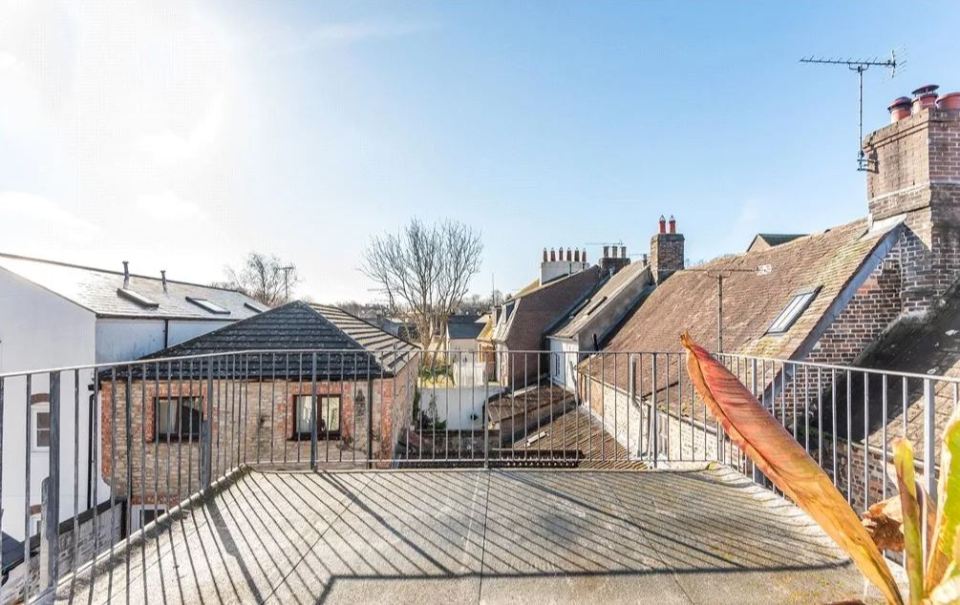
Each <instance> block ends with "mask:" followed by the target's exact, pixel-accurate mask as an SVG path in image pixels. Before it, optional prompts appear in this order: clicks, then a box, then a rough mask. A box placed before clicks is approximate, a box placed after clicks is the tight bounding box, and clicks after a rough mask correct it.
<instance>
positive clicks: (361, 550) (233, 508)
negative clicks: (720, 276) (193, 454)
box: [59, 468, 877, 604]
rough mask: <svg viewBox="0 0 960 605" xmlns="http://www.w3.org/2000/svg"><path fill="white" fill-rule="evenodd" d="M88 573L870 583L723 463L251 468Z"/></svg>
mask: <svg viewBox="0 0 960 605" xmlns="http://www.w3.org/2000/svg"><path fill="white" fill-rule="evenodd" d="M126 555H129V558H127V556H126ZM128 565H129V570H128V568H127V566H128ZM89 577H90V574H89V569H86V570H83V569H82V570H81V571H80V573H79V574H78V576H77V577H75V578H72V579H71V578H70V577H68V578H66V579H65V580H64V581H63V583H62V584H61V586H60V594H59V596H60V598H61V599H69V598H71V596H72V599H73V600H75V601H82V602H84V603H87V602H93V603H104V602H107V601H118V602H122V601H123V600H124V599H125V596H126V595H125V590H126V589H127V583H128V581H129V590H130V594H129V600H130V602H151V603H159V602H167V603H175V602H186V603H201V602H202V603H239V602H244V603H246V602H272V603H308V602H309V603H315V602H316V603H320V602H324V603H326V602H331V603H439V602H444V603H452V602H456V603H565V602H571V603H573V602H576V603H604V604H609V603H638V602H640V603H765V604H766V603H820V602H832V601H841V600H844V599H850V598H860V597H862V596H863V581H862V579H861V577H860V575H859V574H858V573H857V571H856V570H855V568H853V566H852V564H850V563H849V562H848V559H847V558H846V557H845V556H844V555H842V554H841V553H840V551H839V550H837V549H836V548H835V547H834V546H833V545H832V543H831V542H829V540H828V539H827V538H826V537H825V536H824V535H823V534H822V532H820V531H819V529H817V527H816V526H815V525H814V524H813V523H812V521H810V519H809V518H808V517H807V516H806V515H804V514H803V513H801V512H800V511H799V510H798V509H797V508H795V507H794V506H792V505H790V504H789V503H787V502H786V501H784V500H782V499H780V498H778V497H776V496H775V495H773V494H772V493H770V492H768V491H766V490H764V489H762V488H760V487H758V486H757V485H756V484H754V483H752V482H751V481H749V480H748V479H746V478H744V477H743V476H742V475H739V474H737V473H735V472H734V471H732V470H730V469H727V468H715V469H712V470H690V471H608V472H604V471H576V470H573V471H570V470H553V469H551V470H502V469H501V470H455V471H453V470H416V471H353V472H351V471H333V472H318V473H312V472H299V473H298V472H258V471H247V472H244V473H242V474H240V475H238V476H236V477H235V478H234V479H232V480H230V481H228V482H226V483H225V484H224V485H223V486H222V487H221V488H220V489H217V490H215V493H213V494H212V495H211V496H209V497H208V498H207V499H206V500H205V501H203V502H200V503H198V504H196V505H194V506H192V507H190V508H187V509H185V510H183V511H182V512H181V513H175V514H174V515H171V517H170V518H169V521H166V522H161V523H160V524H157V525H154V526H153V529H152V531H148V532H147V533H146V534H135V535H134V537H133V538H132V539H131V544H130V546H129V547H128V549H124V548H118V549H117V550H116V551H115V553H114V558H113V563H112V564H110V563H109V562H106V561H104V562H101V563H100V564H99V565H98V567H97V569H96V574H95V575H94V578H93V583H92V599H90V601H88V599H89V598H90V596H91V592H90V590H91V583H90V581H89ZM71 580H73V581H71ZM876 597H877V593H876V592H875V591H874V592H871V593H870V594H868V602H874V601H876Z"/></svg>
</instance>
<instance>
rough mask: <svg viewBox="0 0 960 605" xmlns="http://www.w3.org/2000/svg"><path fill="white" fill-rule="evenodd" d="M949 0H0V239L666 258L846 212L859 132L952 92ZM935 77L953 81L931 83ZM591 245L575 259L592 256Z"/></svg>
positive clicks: (194, 274) (862, 206)
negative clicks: (405, 240)
mask: <svg viewBox="0 0 960 605" xmlns="http://www.w3.org/2000/svg"><path fill="white" fill-rule="evenodd" d="M958 26H960V6H958V5H957V4H956V3H955V2H943V3H932V2H922V3H910V4H909V5H907V4H904V3H902V2H901V3H881V2H871V3H866V2H861V3H853V2H849V3H846V2H844V3H835V2H831V3H828V2H819V3H774V2H769V3H759V2H755V3H746V2H742V3H720V2H709V3H707V2H702V3H699V2H698V3H693V2H691V3H676V2H670V3H667V2H662V3H655V2H625V1H618V2H589V3H588V2H522V3H519V2H472V3H468V2H436V3H431V2H372V3H368V2H357V1H351V2H329V1H328V2H323V3H315V2H302V3H280V2H270V3H261V2H241V3H238V2H226V1H224V2H216V3H210V2H205V3H196V4H195V3H190V2H180V1H177V0H173V1H171V2H166V3H162V4H157V3H151V2H143V3H142V4H141V3H136V2H133V3H127V4H125V5H118V4H117V3H111V2H106V1H104V2H97V1H87V2H82V3H78V4H76V5H68V6H62V5H60V4H59V3H50V4H49V5H48V4H45V3H43V2H40V3H36V2H22V1H19V0H0V89H2V90H4V91H5V92H4V98H3V100H0V140H3V142H4V144H3V145H2V146H0V250H2V251H9V252H14V253H25V254H37V255H42V256H50V257H54V258H65V259H69V260H73V261H77V262H85V263H91V264H96V265H106V266H116V267H119V266H120V261H121V260H123V259H128V260H130V261H131V264H132V267H133V269H134V270H136V271H138V272H146V273H156V272H159V270H160V269H161V268H166V269H167V270H168V272H169V274H170V275H171V276H175V277H179V278H183V279H192V280H201V281H209V280H211V279H215V278H218V277H220V274H221V272H222V267H223V266H224V265H226V264H229V263H236V262H237V261H239V259H240V258H242V256H243V255H244V254H245V253H246V251H248V250H251V249H256V250H261V251H266V252H274V253H276V254H279V255H281V256H283V257H285V258H287V259H290V260H292V261H294V262H296V263H297V265H298V266H299V268H300V270H301V273H302V275H303V277H304V279H305V281H304V283H303V284H302V287H301V288H300V293H301V294H305V295H309V296H311V297H312V298H314V299H317V300H323V301H338V300H344V299H361V300H367V299H371V298H373V297H375V294H374V293H373V292H372V291H371V288H372V284H370V283H369V282H368V281H367V280H366V279H365V278H364V277H363V276H362V275H360V274H359V273H358V271H357V267H358V265H359V259H360V254H361V251H362V249H363V247H364V245H365V244H366V242H367V241H368V240H369V238H370V236H371V235H373V234H376V233H380V232H383V231H390V230H396V229H397V228H398V227H399V226H400V225H402V224H403V223H404V222H406V221H407V220H409V219H410V218H411V217H412V216H419V217H421V218H423V219H428V220H429V219H432V218H435V217H449V218H455V219H458V220H461V221H463V222H466V223H468V224H471V225H473V226H475V227H476V228H478V229H480V230H481V231H482V233H483V239H484V243H485V246H486V250H485V254H484V263H483V270H482V273H481V274H480V275H478V276H477V278H476V280H475V283H474V289H475V290H476V291H478V292H487V291H488V290H489V288H490V282H491V276H492V275H493V276H495V279H496V285H497V287H498V288H500V289H502V290H504V291H510V290H514V289H516V288H518V287H520V286H522V285H523V284H524V283H526V282H528V281H529V280H530V279H531V278H532V277H533V276H534V275H535V274H536V271H537V263H538V259H539V254H540V250H541V249H542V248H543V247H544V246H550V247H556V246H565V247H566V246H583V245H584V244H586V243H587V242H601V241H616V240H623V241H624V243H625V244H626V245H627V246H628V248H629V250H630V252H632V253H642V252H644V251H646V249H647V247H648V242H649V237H650V235H651V234H652V233H653V231H654V229H655V227H656V221H657V218H658V217H659V215H660V214H668V215H669V214H674V215H676V217H677V220H678V224H679V228H680V230H681V231H682V232H683V233H684V234H685V235H686V241H687V256H688V257H689V258H690V259H692V260H693V261H697V260H701V259H708V258H712V257H714V256H717V255H719V254H722V253H726V252H731V251H739V250H742V249H743V248H745V247H746V245H747V244H748V243H749V241H750V239H751V237H752V235H753V234H754V233H756V232H757V231H772V232H808V231H812V230H817V229H823V228H826V227H829V226H831V225H835V224H838V223H842V222H845V221H849V220H852V219H855V218H857V217H859V216H862V215H864V214H865V211H866V201H865V186H864V179H863V175H862V173H858V172H857V171H856V170H855V160H856V152H857V141H856V137H857V105H856V101H857V96H856V95H857V88H856V78H855V75H854V74H852V73H849V72H847V71H846V70H845V69H844V68H842V67H834V68H830V67H811V66H805V65H801V64H799V63H798V62H797V60H798V59H799V58H800V57H801V56H803V55H807V54H811V53H813V54H821V55H843V56H860V55H867V56H885V55H888V54H889V52H890V50H891V49H894V48H895V49H897V51H898V53H900V54H901V56H903V55H905V56H906V58H907V61H908V63H907V65H906V67H905V69H903V70H901V71H900V72H899V73H898V75H897V77H896V78H895V79H893V80H891V79H890V78H889V75H888V74H887V73H884V72H882V71H879V70H875V71H871V72H868V73H867V76H866V83H865V89H866V92H865V97H866V98H865V112H864V122H865V126H864V127H865V130H866V131H867V132H869V131H870V130H872V129H874V128H876V127H879V126H881V125H883V124H884V123H886V121H887V119H888V118H887V111H886V106H887V105H888V103H889V102H890V100H892V99H893V98H894V97H896V96H899V95H901V94H909V92H910V91H911V90H912V89H913V88H915V87H917V86H919V85H920V84H925V83H928V82H935V83H939V84H941V86H942V87H943V90H944V91H947V90H954V89H960V76H957V73H958V72H957V69H956V57H957V56H960V37H958V36H957V35H956V31H957V28H958ZM950 78H955V79H954V80H951V79H950ZM597 252H598V250H597V247H591V248H590V255H591V257H592V258H593V259H596V258H597Z"/></svg>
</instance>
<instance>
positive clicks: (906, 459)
mask: <svg viewBox="0 0 960 605" xmlns="http://www.w3.org/2000/svg"><path fill="white" fill-rule="evenodd" d="M893 465H894V466H895V467H896V469H897V486H898V489H899V491H900V510H901V513H902V515H903V554H904V558H905V559H906V564H907V579H908V580H909V581H910V603H912V604H913V605H920V603H922V602H923V597H924V590H923V538H921V536H920V503H919V502H918V501H917V478H916V473H915V472H914V469H913V446H911V445H910V442H909V441H907V440H905V439H898V440H897V442H896V443H894V445H893Z"/></svg>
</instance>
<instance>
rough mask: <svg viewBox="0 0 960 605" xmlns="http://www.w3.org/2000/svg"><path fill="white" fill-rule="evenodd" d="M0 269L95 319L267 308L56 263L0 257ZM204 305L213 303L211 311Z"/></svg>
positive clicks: (200, 315)
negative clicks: (94, 315)
mask: <svg viewBox="0 0 960 605" xmlns="http://www.w3.org/2000/svg"><path fill="white" fill-rule="evenodd" d="M0 269H6V270H7V271H10V272H11V273H13V274H15V275H18V276H20V277H22V278H23V279H26V280H27V281H30V282H32V283H34V284H36V285H38V286H40V287H41V288H44V289H45V290H48V291H50V292H52V293H54V294H56V295H58V296H60V297H62V298H64V299H66V300H69V301H71V302H73V303H75V304H77V305H79V306H81V307H83V308H85V309H88V310H90V311H92V312H93V313H95V314H96V315H97V316H99V317H143V318H161V319H220V320H238V319H245V318H247V317H252V316H254V315H257V314H258V313H259V312H261V311H263V310H264V309H265V308H266V307H264V305H262V304H260V303H259V302H257V301H256V300H254V299H252V298H250V297H249V296H247V295H245V294H242V293H240V292H237V291H236V290H229V289H226V288H218V287H215V286H204V285H200V284H193V283H189V282H183V281H176V280H172V279H168V280H166V281H167V286H166V288H164V286H163V281H162V280H161V279H160V277H151V276H146V275H137V274H130V280H129V282H128V283H127V284H126V287H124V276H123V272H122V271H108V270H106V269H96V268H93V267H84V266H81V265H73V264H70V263H63V262H59V261H51V260H43V259H38V258H30V257H26V256H16V255H13V254H0ZM204 303H212V305H213V306H210V305H206V304H204Z"/></svg>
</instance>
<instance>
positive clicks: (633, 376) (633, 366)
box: [627, 353, 643, 460]
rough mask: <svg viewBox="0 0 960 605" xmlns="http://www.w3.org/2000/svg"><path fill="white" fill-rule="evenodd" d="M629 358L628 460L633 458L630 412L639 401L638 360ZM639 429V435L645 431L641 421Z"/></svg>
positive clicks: (630, 355) (629, 356) (638, 424)
mask: <svg viewBox="0 0 960 605" xmlns="http://www.w3.org/2000/svg"><path fill="white" fill-rule="evenodd" d="M627 358H628V359H629V360H630V363H628V364H627V459H628V460H630V459H631V457H632V454H631V452H630V411H631V410H633V406H634V405H635V404H636V401H637V385H636V381H637V360H636V358H635V357H634V356H633V354H632V353H631V354H629V355H628V357H627ZM638 409H639V408H638ZM637 427H638V429H637V432H638V433H639V432H640V431H642V430H643V425H642V424H640V421H639V420H638V421H637ZM638 441H639V440H638Z"/></svg>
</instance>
